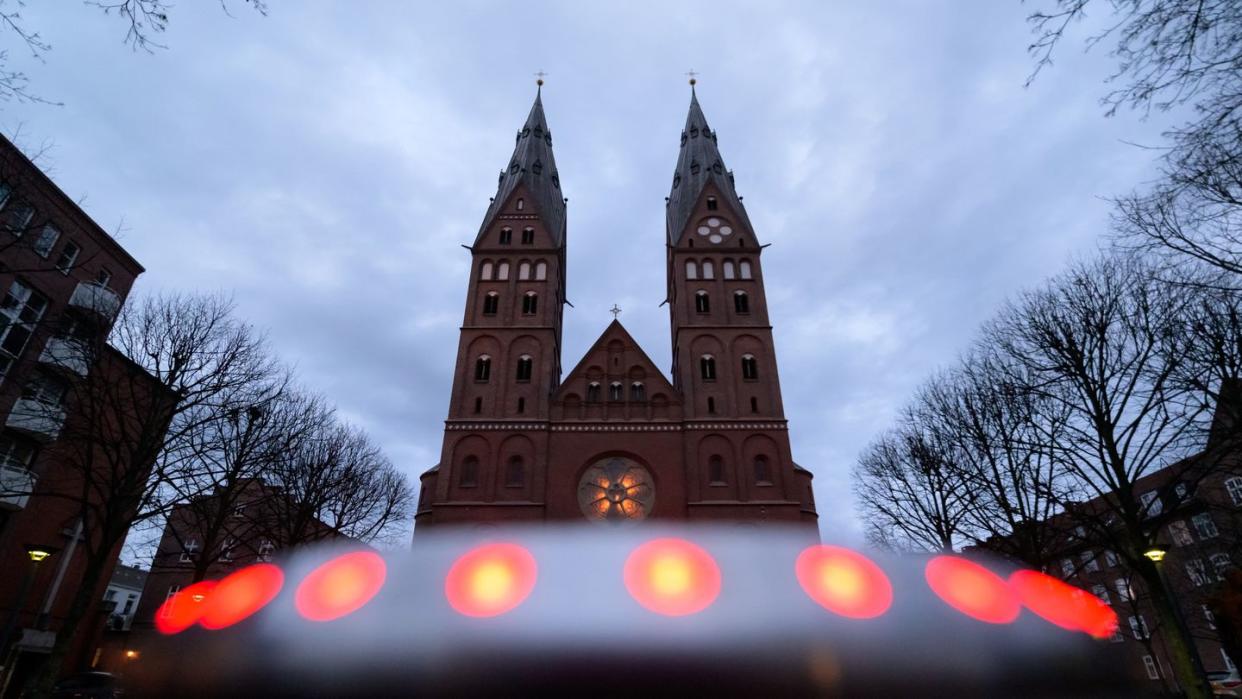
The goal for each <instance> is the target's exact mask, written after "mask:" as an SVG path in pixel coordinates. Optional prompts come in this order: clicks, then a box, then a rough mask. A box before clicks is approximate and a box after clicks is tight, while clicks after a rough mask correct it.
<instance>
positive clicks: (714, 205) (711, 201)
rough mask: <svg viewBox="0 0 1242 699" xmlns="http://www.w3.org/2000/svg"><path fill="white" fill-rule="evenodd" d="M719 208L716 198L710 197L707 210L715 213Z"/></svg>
mask: <svg viewBox="0 0 1242 699" xmlns="http://www.w3.org/2000/svg"><path fill="white" fill-rule="evenodd" d="M717 208H719V205H718V204H717V203H716V197H708V198H707V210H708V211H715V210H716V209H717Z"/></svg>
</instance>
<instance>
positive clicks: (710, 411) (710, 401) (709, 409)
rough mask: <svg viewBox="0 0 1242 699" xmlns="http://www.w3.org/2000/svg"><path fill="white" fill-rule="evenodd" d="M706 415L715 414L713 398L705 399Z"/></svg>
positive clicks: (714, 400)
mask: <svg viewBox="0 0 1242 699" xmlns="http://www.w3.org/2000/svg"><path fill="white" fill-rule="evenodd" d="M707 414H708V415H715V414H716V399H715V398H711V397H708V399H707Z"/></svg>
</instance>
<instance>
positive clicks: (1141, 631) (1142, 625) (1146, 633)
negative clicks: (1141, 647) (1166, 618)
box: [1130, 614, 1151, 641]
mask: <svg viewBox="0 0 1242 699" xmlns="http://www.w3.org/2000/svg"><path fill="white" fill-rule="evenodd" d="M1130 634H1131V635H1133V636H1134V639H1135V640H1136V641H1142V640H1144V639H1147V638H1151V629H1149V628H1147V620H1146V619H1144V618H1143V615H1142V614H1136V615H1131V616H1130Z"/></svg>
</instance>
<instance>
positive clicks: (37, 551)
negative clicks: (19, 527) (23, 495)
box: [0, 544, 60, 674]
mask: <svg viewBox="0 0 1242 699" xmlns="http://www.w3.org/2000/svg"><path fill="white" fill-rule="evenodd" d="M59 550H60V549H58V548H55V547H52V546H40V545H37V544H26V556H27V557H28V558H29V559H30V567H29V568H27V569H26V576H25V577H24V578H22V587H21V591H20V592H18V593H17V602H16V603H15V604H14V605H13V610H12V611H10V612H9V618H8V620H6V621H5V622H4V630H3V631H0V657H2V658H3V659H4V661H5V663H4V665H5V668H4V669H5V671H6V674H7V670H8V665H9V664H10V663H9V658H10V657H11V656H12V653H9V652H8V647H9V639H10V638H11V637H12V636H13V630H14V629H15V628H17V622H18V620H19V618H20V617H21V613H22V608H23V607H25V606H26V597H27V596H29V594H30V585H31V584H32V583H34V578H35V572H36V571H37V570H38V569H39V564H40V563H42V562H43V561H46V560H47V559H48V558H50V557H52V556H53V555H54V554H55V553H56V552H57V551H59Z"/></svg>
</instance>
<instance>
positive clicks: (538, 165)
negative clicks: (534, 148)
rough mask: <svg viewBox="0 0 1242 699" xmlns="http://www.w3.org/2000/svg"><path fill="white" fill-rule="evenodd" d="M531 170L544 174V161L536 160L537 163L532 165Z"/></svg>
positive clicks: (537, 173)
mask: <svg viewBox="0 0 1242 699" xmlns="http://www.w3.org/2000/svg"><path fill="white" fill-rule="evenodd" d="M536 135H538V134H536ZM530 171H531V172H533V173H535V174H536V175H539V174H542V173H543V161H542V160H536V161H535V164H534V165H531V166H530Z"/></svg>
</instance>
